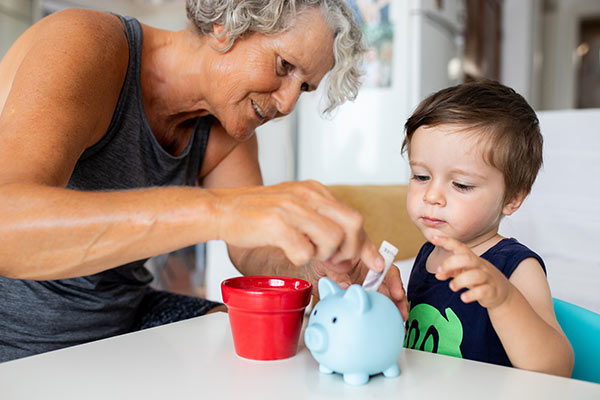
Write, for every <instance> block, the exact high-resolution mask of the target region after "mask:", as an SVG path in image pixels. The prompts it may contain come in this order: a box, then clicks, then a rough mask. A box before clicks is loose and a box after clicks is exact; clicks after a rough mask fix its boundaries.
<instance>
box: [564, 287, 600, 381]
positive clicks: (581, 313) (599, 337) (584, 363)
mask: <svg viewBox="0 0 600 400" xmlns="http://www.w3.org/2000/svg"><path fill="white" fill-rule="evenodd" d="M552 301H553V303H554V312H555V314H556V319H557V320H558V323H559V324H560V327H561V328H562V330H563V332H564V333H565V335H566V336H567V339H569V342H571V346H573V352H574V353H575V366H574V367H573V374H572V375H571V377H572V378H573V379H581V380H584V381H590V382H595V383H600V314H596V313H595V312H592V311H590V310H586V309H585V308H582V307H579V306H576V305H575V304H571V303H568V302H566V301H563V300H559V299H556V298H553V299H552Z"/></svg>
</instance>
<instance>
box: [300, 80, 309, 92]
mask: <svg viewBox="0 0 600 400" xmlns="http://www.w3.org/2000/svg"><path fill="white" fill-rule="evenodd" d="M300 90H301V91H303V92H308V83H306V82H302V85H300Z"/></svg>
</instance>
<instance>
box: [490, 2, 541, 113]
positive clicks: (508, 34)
mask: <svg viewBox="0 0 600 400" xmlns="http://www.w3.org/2000/svg"><path fill="white" fill-rule="evenodd" d="M541 18H542V1H541V0H530V1H522V0H505V1H504V3H503V15H502V45H501V53H502V54H501V67H500V81H501V82H502V83H504V84H505V85H507V86H510V87H512V88H513V89H515V90H516V91H517V93H519V94H521V95H522V96H523V97H524V98H525V99H526V100H527V101H528V102H529V104H531V106H532V107H533V108H534V109H538V108H539V106H540V95H541V94H540V84H541V76H540V72H541V66H542V64H541V58H542V56H543V44H542V40H541V39H542V24H541Z"/></svg>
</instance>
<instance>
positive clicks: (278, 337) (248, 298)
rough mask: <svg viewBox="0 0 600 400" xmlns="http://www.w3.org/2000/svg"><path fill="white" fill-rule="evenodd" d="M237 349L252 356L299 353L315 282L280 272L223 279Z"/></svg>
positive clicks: (279, 356)
mask: <svg viewBox="0 0 600 400" xmlns="http://www.w3.org/2000/svg"><path fill="white" fill-rule="evenodd" d="M221 292H222V294H223V302H224V303H225V304H226V305H227V309H228V312H229V322H230V324H231V332H232V335H233V344H234V346H235V352H236V353H237V354H238V355H239V356H240V357H243V358H249V359H252V360H280V359H284V358H289V357H292V356H293V355H295V354H296V351H297V348H298V340H299V338H300V330H301V328H302V320H303V318H304V309H305V308H306V306H307V305H308V303H309V302H310V296H311V284H310V283H309V282H307V281H305V280H302V279H296V278H287V277H279V276H242V277H238V278H231V279H226V280H224V281H223V282H222V283H221Z"/></svg>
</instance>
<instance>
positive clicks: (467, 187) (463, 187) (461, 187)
mask: <svg viewBox="0 0 600 400" xmlns="http://www.w3.org/2000/svg"><path fill="white" fill-rule="evenodd" d="M452 184H453V185H454V187H455V188H457V189H458V190H460V191H461V192H468V191H469V190H473V188H474V187H475V186H471V185H464V184H462V183H458V182H453V183H452Z"/></svg>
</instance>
